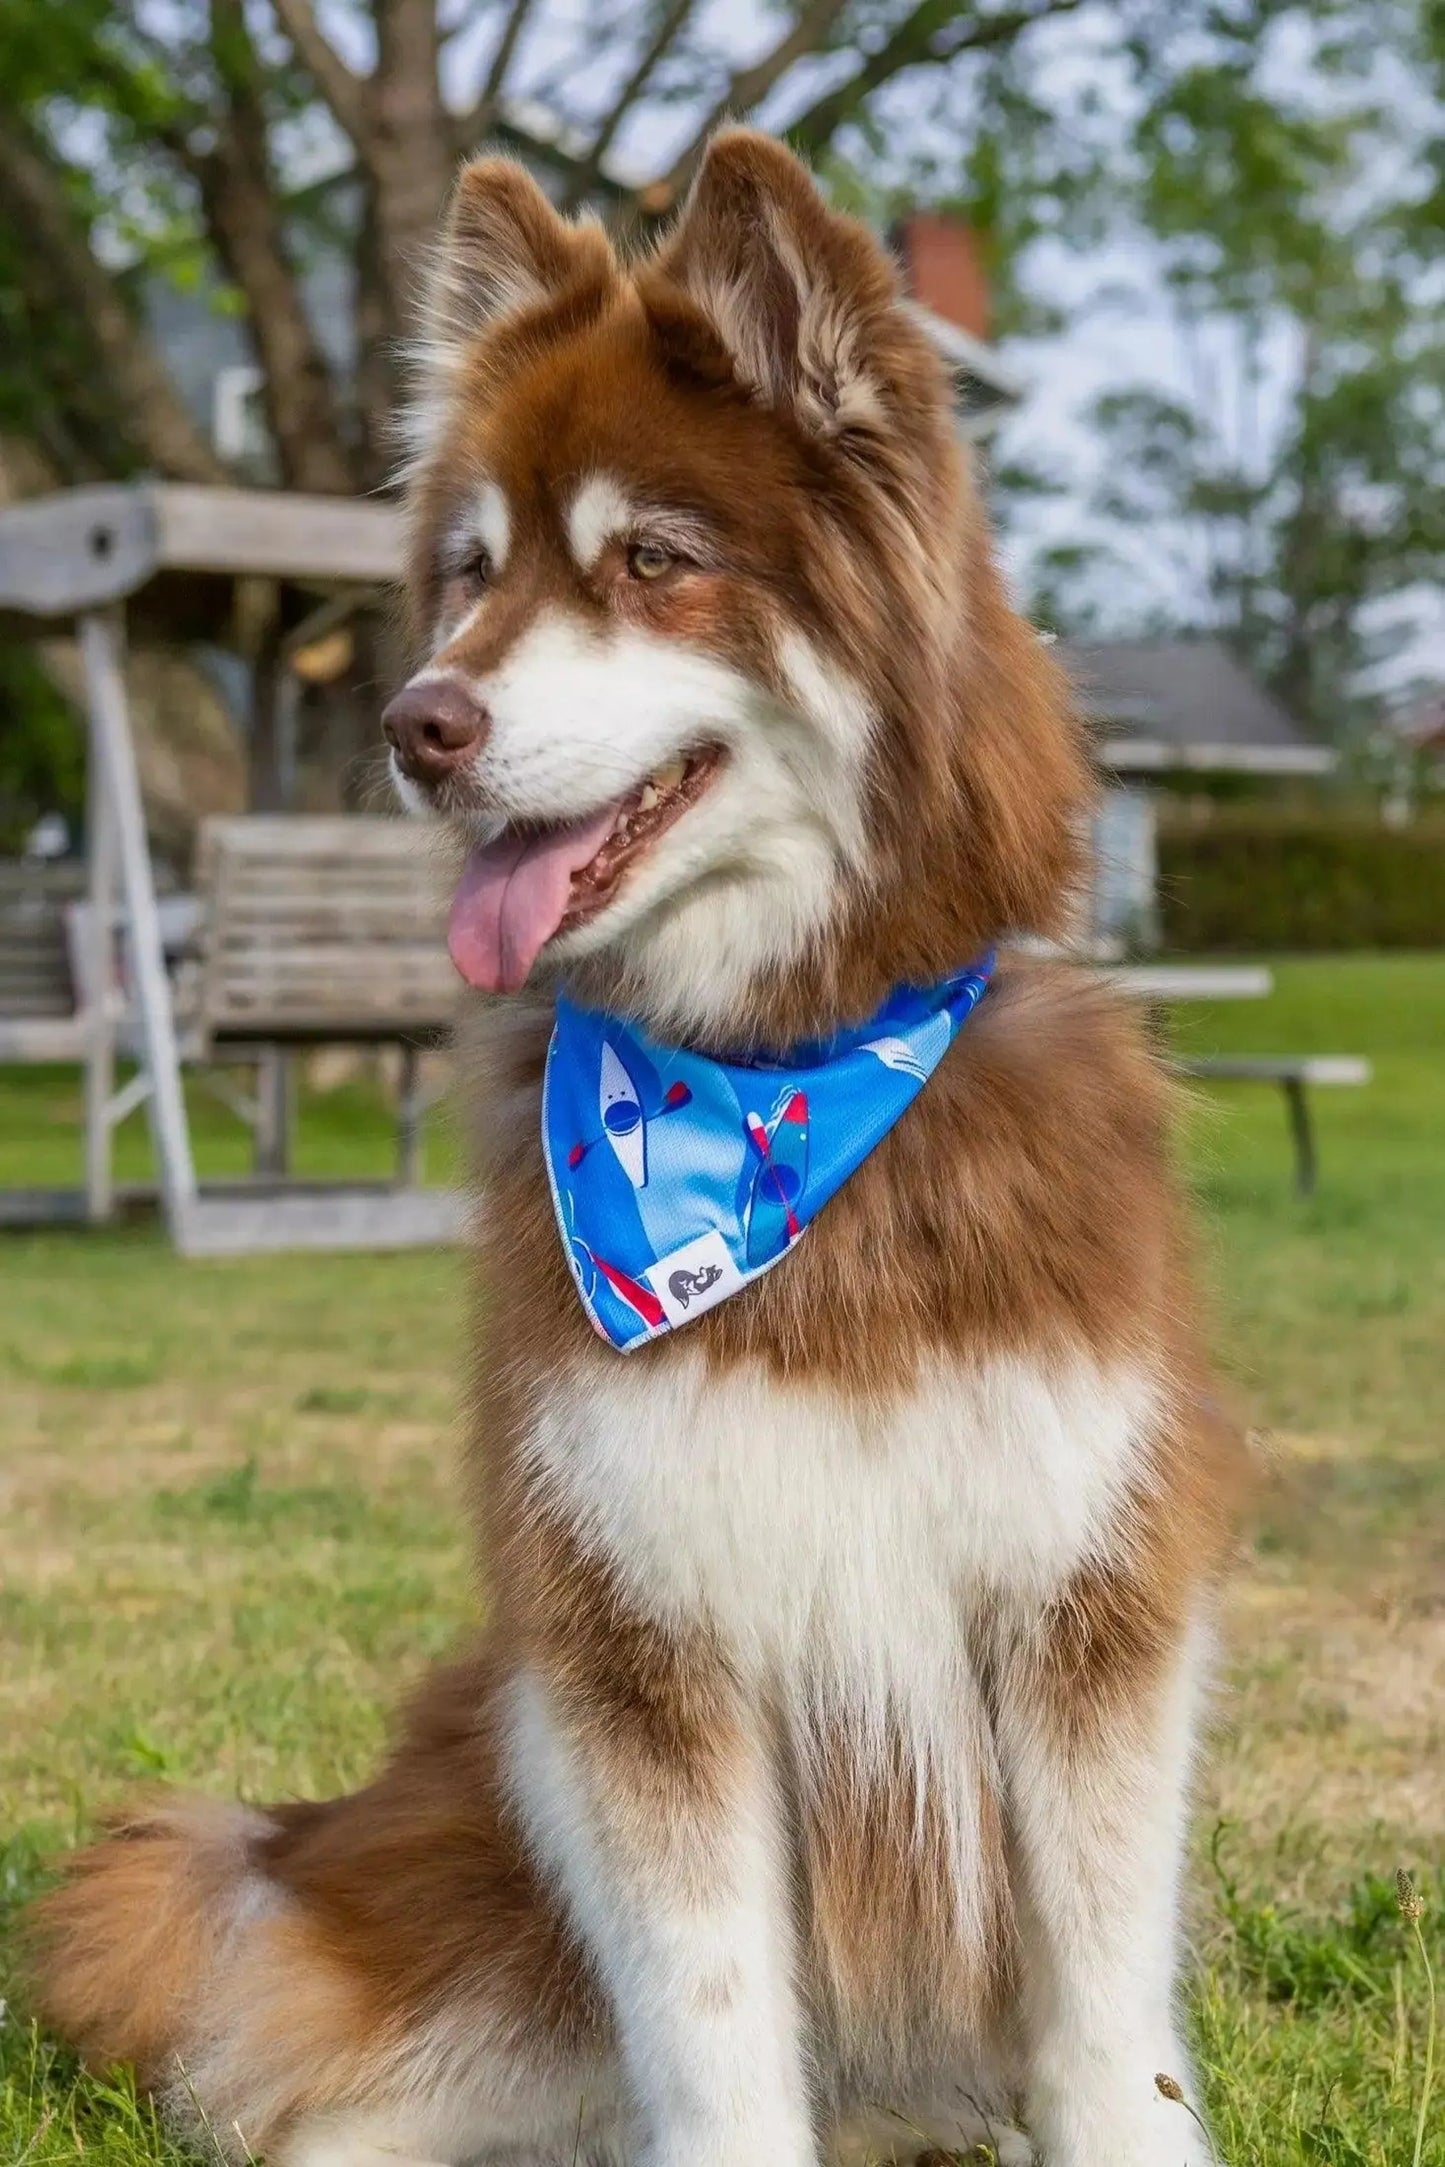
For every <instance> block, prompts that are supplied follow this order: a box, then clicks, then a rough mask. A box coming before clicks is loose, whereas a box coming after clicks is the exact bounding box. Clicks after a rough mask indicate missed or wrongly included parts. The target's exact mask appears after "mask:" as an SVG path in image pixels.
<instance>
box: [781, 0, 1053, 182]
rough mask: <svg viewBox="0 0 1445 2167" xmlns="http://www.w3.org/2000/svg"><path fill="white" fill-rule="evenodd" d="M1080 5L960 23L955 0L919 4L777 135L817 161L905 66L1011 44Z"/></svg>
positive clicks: (1048, 0)
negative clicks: (850, 71)
mask: <svg viewBox="0 0 1445 2167" xmlns="http://www.w3.org/2000/svg"><path fill="white" fill-rule="evenodd" d="M1082 4H1083V0H1044V4H1043V5H1042V6H1040V7H1036V8H1011V9H1009V10H1007V11H1006V12H1004V13H1002V14H998V15H973V16H972V18H971V20H966V21H964V22H962V23H960V21H959V13H960V11H959V7H958V4H957V0H919V5H918V6H917V7H915V8H914V9H913V10H912V11H911V13H909V14H907V15H905V16H904V17H903V19H902V21H901V22H899V23H897V24H895V26H894V28H893V30H892V31H891V32H890V33H889V35H888V36H887V37H886V38H885V39H884V41H883V43H882V44H881V45H880V46H879V48H878V50H877V52H876V53H870V54H869V55H868V57H867V59H866V60H865V61H864V63H863V65H862V67H861V68H858V69H857V70H855V72H854V73H853V74H852V75H850V76H849V77H848V79H847V80H846V82H842V83H839V84H838V85H837V86H836V87H835V88H834V89H832V90H830V91H826V92H825V93H824V95H823V96H822V97H821V98H818V99H816V100H815V101H814V102H813V104H812V105H810V106H808V107H806V108H805V109H804V111H803V112H801V113H799V114H797V115H796V116H795V117H794V119H792V120H791V121H789V122H788V123H787V124H786V126H785V127H784V128H783V130H782V133H783V134H784V136H786V138H787V140H788V142H789V143H791V144H792V146H793V148H794V150H796V151H797V152H798V154H799V156H800V157H802V158H807V159H816V158H817V157H819V156H820V155H821V153H822V152H823V151H825V150H826V149H827V148H828V145H829V144H830V143H831V142H832V140H833V137H834V136H835V135H836V134H837V132H838V130H839V129H840V128H841V127H842V126H843V125H844V123H845V122H847V121H850V120H851V119H852V118H853V116H854V114H855V113H856V112H857V111H858V109H859V107H860V106H861V105H862V104H863V103H864V101H865V100H866V99H867V98H868V97H870V96H871V95H872V93H873V92H874V91H875V90H877V89H879V88H880V86H881V85H882V84H884V83H886V82H888V81H890V80H891V78H892V77H893V76H895V75H901V74H902V72H903V71H904V69H905V68H913V67H917V66H919V65H920V64H922V63H924V62H928V61H933V62H938V61H944V60H956V59H957V58H958V56H959V55H960V54H961V53H980V52H987V51H989V50H991V49H993V48H996V47H998V46H1000V45H1010V44H1012V43H1013V41H1014V39H1015V38H1017V37H1019V36H1021V35H1022V33H1023V32H1024V31H1026V30H1029V29H1031V28H1032V27H1033V25H1034V24H1035V23H1041V22H1047V21H1049V20H1050V19H1051V18H1052V17H1053V16H1055V15H1069V14H1072V13H1073V11H1074V9H1076V8H1078V7H1080V6H1081V5H1082Z"/></svg>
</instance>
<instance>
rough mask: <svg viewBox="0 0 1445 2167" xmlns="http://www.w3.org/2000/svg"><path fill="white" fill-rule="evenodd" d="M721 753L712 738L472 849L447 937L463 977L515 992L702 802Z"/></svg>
mask: <svg viewBox="0 0 1445 2167" xmlns="http://www.w3.org/2000/svg"><path fill="white" fill-rule="evenodd" d="M721 761H722V753H721V751H720V750H719V748H718V747H716V746H710V747H708V748H707V749H706V750H704V751H702V752H697V753H693V754H690V755H689V756H688V757H687V758H686V759H682V758H679V759H677V760H673V761H671V762H669V764H668V765H667V766H666V767H665V768H661V769H659V771H658V772H657V774H655V775H650V776H649V777H648V778H647V780H646V782H644V783H641V784H640V785H639V786H638V788H637V789H635V790H631V791H629V792H628V794H627V796H626V797H624V798H614V799H613V801H612V803H611V804H610V805H604V806H602V807H601V808H600V809H599V810H598V811H597V812H595V813H589V814H588V815H587V816H586V818H585V819H582V820H574V821H570V822H568V823H567V824H566V825H564V826H561V827H553V828H548V827H538V826H535V825H531V826H517V827H513V828H505V829H503V831H502V833H501V834H500V835H499V836H498V837H497V838H496V840H495V841H494V842H490V843H483V844H479V845H478V846H477V848H476V849H474V850H473V851H471V853H470V854H469V855H468V858H467V862H466V865H465V866H464V867H463V869H462V877H461V880H460V882H459V883H458V885H457V892H456V895H455V897H454V898H453V900H452V916H451V926H450V929H449V931H448V935H447V946H448V948H449V949H450V951H451V958H452V961H453V963H455V965H456V967H457V969H458V970H459V971H460V972H461V974H462V976H463V978H465V980H466V981H467V984H468V985H470V986H475V987H477V989H478V990H479V991H480V992H482V993H516V992H517V991H518V990H519V988H520V987H522V986H523V985H525V984H526V981H527V977H528V974H529V973H530V971H531V968H532V965H533V964H534V963H535V962H536V960H537V957H538V956H539V955H540V954H541V952H542V950H543V948H545V947H546V945H547V943H548V941H549V940H551V939H552V938H553V936H554V935H555V934H557V933H561V932H571V930H572V929H573V927H575V926H580V925H585V924H586V923H587V921H588V919H589V918H595V917H596V916H597V915H598V913H599V912H600V911H603V910H605V909H606V908H607V905H608V904H609V903H610V902H612V900H613V898H614V897H615V896H616V894H617V892H618V890H619V888H620V887H621V886H622V883H623V881H624V880H625V879H626V877H627V875H628V874H629V872H631V870H632V868H633V866H634V865H636V864H637V863H638V861H639V860H640V859H641V858H644V857H645V856H646V855H647V852H648V851H649V850H651V849H652V847H653V845H654V844H655V843H656V842H657V840H658V838H659V836H661V835H663V834H665V833H666V831H667V830H668V829H669V828H670V827H671V826H672V825H673V823H674V821H676V820H679V819H680V818H681V817H682V815H683V814H684V813H685V812H686V811H687V809H688V807H689V806H690V805H695V804H696V803H697V800H698V799H699V798H700V797H701V796H702V793H703V791H704V790H705V789H706V788H707V786H708V784H709V783H710V782H711V781H712V779H713V777H714V775H715V774H716V773H717V770H718V767H719V766H720V764H721Z"/></svg>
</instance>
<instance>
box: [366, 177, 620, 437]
mask: <svg viewBox="0 0 1445 2167" xmlns="http://www.w3.org/2000/svg"><path fill="white" fill-rule="evenodd" d="M615 274H616V258H615V257H614V256H613V254H612V250H611V247H610V246H609V244H608V241H607V237H606V235H605V234H604V233H603V232H602V230H601V228H600V227H599V226H594V225H581V226H573V225H569V224H568V223H567V221H566V220H565V219H563V218H560V217H559V216H558V215H557V213H556V211H554V210H553V208H552V206H551V204H550V203H549V202H548V201H547V198H546V197H545V196H544V195H543V193H542V191H541V189H540V188H539V187H538V186H537V183H536V182H535V181H534V180H533V179H532V177H531V175H530V174H529V173H528V172H527V171H526V170H525V169H524V168H523V167H522V166H519V165H517V164H515V163H514V162H513V160H512V159H510V158H475V159H473V160H472V161H471V163H470V164H469V165H465V166H463V168H462V170H461V172H460V174H459V175H458V177H457V184H456V187H455V188H454V190H453V191H452V200H451V203H450V206H449V207H448V210H447V215H446V219H445V222H444V224H443V226H442V232H441V238H440V240H439V242H438V244H437V249H436V253H435V256H434V257H433V259H432V265H431V271H430V275H429V277H428V280H427V284H426V290H425V296H424V300H423V306H422V324H421V336H420V338H419V339H418V340H417V342H416V345H415V347H414V349H413V354H414V360H415V364H416V392H415V398H414V403H413V408H412V412H411V414H410V416H409V417H408V423H407V431H408V435H409V436H410V437H411V438H412V440H413V443H414V445H415V446H416V447H417V448H418V449H424V448H425V446H426V443H427V442H428V440H430V439H431V438H432V437H433V436H434V435H435V433H436V427H437V417H438V410H439V409H440V408H443V407H444V405H445V402H446V400H447V399H448V397H449V395H450V391H451V388H452V385H453V384H454V382H455V379H456V375H457V372H458V370H459V368H460V365H461V363H462V362H463V360H464V359H465V358H466V356H467V354H468V352H469V351H470V348H471V345H472V341H473V340H474V339H475V338H476V337H477V335H478V333H479V332H482V331H485V330H486V329H487V328H488V327H489V326H491V325H493V324H496V323H499V322H501V321H502V320H503V319H505V318H507V317H511V316H517V315H520V314H521V313H523V312H524V311H525V310H528V309H532V308H536V307H538V306H539V305H540V304H542V303H544V302H547V301H552V300H556V299H557V298H559V297H560V296H561V295H562V294H564V293H567V292H569V291H571V290H573V289H577V288H589V289H592V290H594V291H595V290H596V289H598V288H605V287H606V286H608V285H609V284H610V283H611V281H612V280H613V278H614V277H615Z"/></svg>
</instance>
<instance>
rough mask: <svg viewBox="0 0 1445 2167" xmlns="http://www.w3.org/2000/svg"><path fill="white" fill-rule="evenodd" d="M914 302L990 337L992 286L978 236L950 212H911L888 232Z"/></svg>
mask: <svg viewBox="0 0 1445 2167" xmlns="http://www.w3.org/2000/svg"><path fill="white" fill-rule="evenodd" d="M888 238H889V240H890V242H891V243H892V246H893V248H894V251H895V253H896V254H897V256H898V258H899V260H900V262H901V263H902V265H903V278H904V283H905V285H906V286H907V288H908V291H909V293H910V294H911V295H912V297H913V299H914V300H915V301H921V302H922V304H923V306H924V307H925V308H929V309H932V310H933V313H934V315H935V316H941V317H943V319H944V321H945V322H946V323H951V324H957V325H958V327H959V329H960V330H961V331H969V332H971V333H972V334H973V336H974V337H975V338H976V339H986V338H987V337H988V324H989V300H988V284H987V281H986V280H985V278H984V275H983V267H982V265H981V263H980V261H979V247H978V237H977V235H976V234H975V233H974V231H973V228H972V227H971V226H969V225H968V224H966V223H965V221H964V220H963V219H961V218H953V217H950V216H949V214H948V213H947V212H946V211H910V212H909V214H908V216H907V217H906V218H900V219H899V220H898V222H897V224H896V225H895V226H894V228H893V230H892V232H891V233H890V234H889V237H888Z"/></svg>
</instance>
